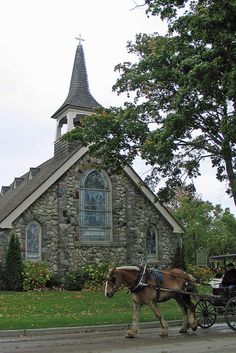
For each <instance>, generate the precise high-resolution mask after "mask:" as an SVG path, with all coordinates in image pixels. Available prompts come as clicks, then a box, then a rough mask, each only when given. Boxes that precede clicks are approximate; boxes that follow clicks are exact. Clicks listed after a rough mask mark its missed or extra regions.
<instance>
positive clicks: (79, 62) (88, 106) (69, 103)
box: [51, 36, 101, 155]
mask: <svg viewBox="0 0 236 353" xmlns="http://www.w3.org/2000/svg"><path fill="white" fill-rule="evenodd" d="M76 39H78V40H79V44H78V46H77V49H76V53H75V60H74V66H73V70H72V75H71V81H70V87H69V93H68V95H67V97H66V99H65V101H64V103H63V104H62V105H61V106H60V108H59V109H58V110H57V111H56V112H55V113H54V114H53V115H52V117H51V118H53V119H56V139H55V155H56V154H58V153H57V152H59V151H56V150H57V147H56V146H57V145H58V142H59V141H60V137H61V136H62V135H63V129H64V126H65V127H66V129H65V130H66V132H68V131H71V130H72V129H73V128H74V127H76V125H78V124H79V122H80V119H81V117H84V116H86V115H91V114H92V113H93V111H94V109H95V108H97V107H99V106H101V105H100V104H99V103H98V102H97V101H96V100H95V99H94V97H93V96H92V94H91V93H90V90H89V84H88V77H87V70H86V62H85V57H84V50H83V46H82V41H83V39H82V38H81V36H79V38H76ZM60 147H62V146H60Z"/></svg>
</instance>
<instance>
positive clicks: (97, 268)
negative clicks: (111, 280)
mask: <svg viewBox="0 0 236 353" xmlns="http://www.w3.org/2000/svg"><path fill="white" fill-rule="evenodd" d="M107 269H108V265H107V264H105V263H104V264H90V265H87V266H85V267H84V268H83V271H84V279H85V287H86V288H90V289H92V288H99V287H101V286H103V285H104V282H105V280H106V276H107Z"/></svg>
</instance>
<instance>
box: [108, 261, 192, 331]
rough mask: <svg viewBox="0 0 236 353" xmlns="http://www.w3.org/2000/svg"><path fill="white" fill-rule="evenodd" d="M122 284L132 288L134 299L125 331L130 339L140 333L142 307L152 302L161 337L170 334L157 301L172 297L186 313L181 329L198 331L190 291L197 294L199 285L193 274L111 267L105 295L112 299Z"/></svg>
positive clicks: (143, 268)
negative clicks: (128, 326)
mask: <svg viewBox="0 0 236 353" xmlns="http://www.w3.org/2000/svg"><path fill="white" fill-rule="evenodd" d="M121 285H124V286H125V287H126V288H128V289H129V291H130V292H131V296H132V300H133V317H132V325H131V327H130V328H129V330H128V331H127V332H126V334H125V336H126V337H127V338H133V337H135V336H137V335H138V333H139V318H140V310H141V307H142V305H144V304H147V305H149V307H150V308H151V310H152V311H153V312H154V314H155V316H156V318H157V319H158V320H159V322H160V326H161V332H160V336H162V337H164V336H168V324H167V322H166V321H165V320H164V318H163V316H162V315H161V313H160V310H159V308H158V305H157V303H161V302H165V301H168V300H170V299H175V300H176V302H177V303H178V305H179V307H180V309H181V311H182V313H183V324H182V327H181V329H180V331H179V332H180V333H187V331H188V329H192V330H193V331H195V330H197V326H198V324H197V321H196V319H195V317H194V311H193V310H194V304H193V303H192V302H191V298H190V294H188V293H191V292H192V293H197V289H196V285H197V284H196V281H195V279H194V278H193V276H192V275H190V274H188V273H186V272H184V271H183V270H181V269H178V268H173V269H163V270H156V271H154V272H153V273H152V272H151V271H150V270H148V269H147V268H146V266H142V267H141V268H139V267H136V266H121V267H116V268H115V267H114V268H111V269H110V270H109V272H108V276H107V280H106V283H105V296H106V297H108V298H111V297H112V296H113V294H114V293H115V292H117V291H118V289H120V287H121ZM185 291H186V294H185Z"/></svg>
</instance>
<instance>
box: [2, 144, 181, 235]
mask: <svg viewBox="0 0 236 353" xmlns="http://www.w3.org/2000/svg"><path fill="white" fill-rule="evenodd" d="M87 152H88V147H81V148H79V147H78V149H77V150H76V149H75V150H73V151H71V152H70V153H69V154H67V155H64V156H63V158H59V159H57V158H51V159H49V160H48V161H46V162H45V163H43V164H42V165H40V166H38V167H37V173H36V174H35V175H34V176H33V177H32V178H29V176H30V175H31V174H32V173H31V168H30V170H29V172H28V173H26V174H24V175H23V176H22V177H21V179H22V180H21V183H20V184H19V185H17V187H14V183H12V184H11V185H10V187H9V188H8V190H7V191H6V192H5V193H4V194H3V195H2V196H1V197H0V229H1V228H11V227H12V222H13V221H14V220H15V219H16V218H17V217H19V216H20V215H21V214H22V213H23V212H24V211H25V210H26V209H27V208H28V207H29V206H30V205H31V204H32V203H33V202H34V201H36V200H37V199H38V198H39V197H40V196H41V195H42V194H43V193H44V192H46V191H47V190H48V189H49V188H50V186H52V185H53V184H54V183H55V182H56V181H57V180H58V179H59V178H60V177H61V176H62V175H63V174H64V173H66V171H67V170H68V169H69V168H70V167H71V166H72V165H73V164H74V163H76V162H77V161H78V160H79V159H80V158H81V157H83V156H84V155H85V154H86V153H87ZM124 172H125V173H126V174H127V175H128V176H129V177H130V178H131V179H132V180H133V182H134V183H135V184H136V186H137V187H138V188H139V190H140V191H141V192H142V193H143V194H144V195H145V196H146V197H147V198H148V199H149V201H151V203H152V204H153V205H154V206H155V207H156V209H157V210H158V211H159V212H160V213H161V214H162V215H163V217H164V218H165V219H166V221H167V222H168V223H169V224H170V225H171V226H172V227H173V231H174V232H175V233H183V228H182V226H181V225H180V224H179V223H178V222H177V221H176V220H175V218H174V217H173V216H172V215H171V214H170V212H169V211H168V210H167V209H166V208H165V207H164V206H163V205H161V204H160V203H159V202H158V201H157V199H156V196H155V195H154V194H153V192H152V191H151V190H150V189H149V188H148V187H147V186H146V185H145V183H144V182H143V180H142V179H141V178H140V177H139V176H138V174H137V173H136V172H135V171H134V170H133V169H132V168H131V167H129V166H126V167H125V168H124Z"/></svg>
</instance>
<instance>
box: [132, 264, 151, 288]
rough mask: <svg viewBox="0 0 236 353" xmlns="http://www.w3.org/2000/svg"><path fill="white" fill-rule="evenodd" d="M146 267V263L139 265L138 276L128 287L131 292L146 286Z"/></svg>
mask: <svg viewBox="0 0 236 353" xmlns="http://www.w3.org/2000/svg"><path fill="white" fill-rule="evenodd" d="M146 269H147V264H145V265H144V266H143V265H141V267H140V271H139V276H138V278H137V279H136V281H135V282H134V283H133V284H132V286H131V287H130V288H129V289H130V291H131V292H133V293H134V292H140V291H141V290H142V289H143V288H144V287H147V283H146Z"/></svg>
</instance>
